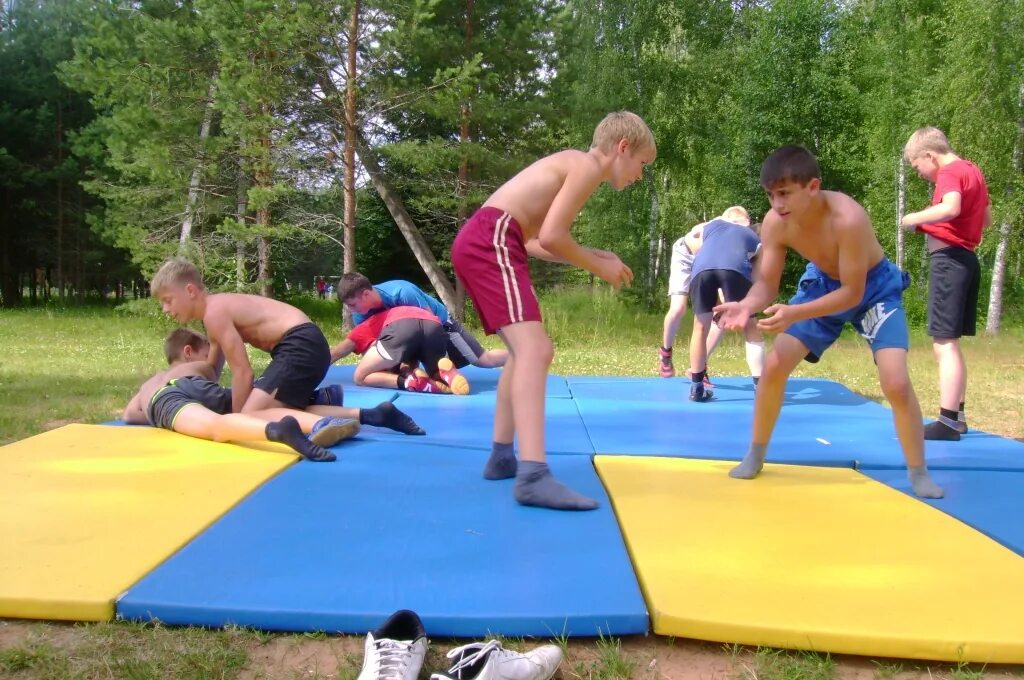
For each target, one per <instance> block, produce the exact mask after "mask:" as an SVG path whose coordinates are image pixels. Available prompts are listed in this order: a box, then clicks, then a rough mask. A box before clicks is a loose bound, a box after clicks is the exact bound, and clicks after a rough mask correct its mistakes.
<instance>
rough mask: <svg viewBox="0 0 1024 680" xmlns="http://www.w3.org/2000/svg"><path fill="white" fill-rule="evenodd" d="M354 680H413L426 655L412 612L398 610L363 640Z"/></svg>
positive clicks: (423, 636)
mask: <svg viewBox="0 0 1024 680" xmlns="http://www.w3.org/2000/svg"><path fill="white" fill-rule="evenodd" d="M363 654H364V655H363V669H362V670H361V671H360V672H359V677H358V678H357V679H356V680H416V678H417V677H418V676H419V674H420V668H422V667H423V657H425V656H426V655H427V634H426V631H424V630H423V623H422V622H421V621H420V617H419V616H417V615H416V612H414V611H410V610H408V609H400V610H399V611H397V612H395V613H394V614H392V615H391V617H390V618H389V619H388V620H387V621H385V622H384V625H382V626H381V627H380V628H378V629H377V630H375V631H373V632H372V633H368V634H367V636H366V648H365V650H364V652H363Z"/></svg>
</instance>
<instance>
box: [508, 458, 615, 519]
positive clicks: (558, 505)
mask: <svg viewBox="0 0 1024 680" xmlns="http://www.w3.org/2000/svg"><path fill="white" fill-rule="evenodd" d="M512 495H513V496H515V499H516V500H517V501H519V503H520V504H521V505H531V506H534V507H538V508H551V509H552V510H593V509H595V508H597V507H598V505H600V504H599V503H598V502H597V501H595V500H594V499H593V498H587V497H586V496H584V495H583V494H579V493H576V492H575V491H573V490H572V489H570V488H569V487H567V486H565V485H564V484H562V483H561V482H559V481H558V480H557V479H555V477H554V475H552V474H551V470H549V469H548V465H547V463H534V462H533V461H523V462H521V463H520V464H519V473H518V474H517V475H516V486H515V489H514V490H513V492H512Z"/></svg>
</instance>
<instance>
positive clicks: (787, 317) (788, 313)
mask: <svg viewBox="0 0 1024 680" xmlns="http://www.w3.org/2000/svg"><path fill="white" fill-rule="evenodd" d="M764 313H765V314H766V315H767V316H765V318H763V319H761V320H760V321H758V322H757V329H758V330H759V331H762V332H764V333H772V334H776V333H782V332H783V331H785V330H786V329H787V328H789V327H790V326H791V325H793V323H795V322H796V321H798V320H799V319H798V318H796V312H795V311H794V310H793V307H792V306H790V305H783V304H778V305H772V306H771V307H768V308H767V309H765V310H764ZM737 330H739V329H737Z"/></svg>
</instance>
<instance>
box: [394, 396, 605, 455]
mask: <svg viewBox="0 0 1024 680" xmlns="http://www.w3.org/2000/svg"><path fill="white" fill-rule="evenodd" d="M399 394H400V395H401V396H399V397H398V399H396V400H395V406H397V407H398V408H400V409H402V410H403V411H405V412H406V413H408V414H409V415H410V416H411V417H412V418H413V419H414V420H415V421H416V422H417V423H418V424H419V426H420V427H422V428H423V429H425V430H426V431H427V436H426V437H415V438H414V437H409V438H408V442H407V443H409V444H442V445H445V446H452V447H460V448H470V449H477V450H486V451H490V450H491V442H492V441H493V439H494V430H493V427H494V395H486V394H481V395H476V394H470V395H468V396H464V397H457V396H454V395H450V394H416V393H411V392H400V393H399ZM544 415H545V421H544V425H545V428H544V431H545V444H546V446H547V452H548V453H549V454H551V455H560V454H577V455H592V454H593V453H594V445H593V444H592V443H591V441H590V436H589V435H588V434H587V428H586V426H585V425H584V423H583V418H582V417H581V416H580V412H579V410H578V409H577V407H576V402H575V401H574V400H572V399H549V400H547V403H546V404H545V412H544ZM618 426H619V427H620V428H622V427H623V423H622V422H619V423H618Z"/></svg>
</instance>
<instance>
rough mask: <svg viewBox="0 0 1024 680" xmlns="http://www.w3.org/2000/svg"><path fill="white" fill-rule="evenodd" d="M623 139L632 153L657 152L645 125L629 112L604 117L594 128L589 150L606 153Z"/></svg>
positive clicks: (638, 117)
mask: <svg viewBox="0 0 1024 680" xmlns="http://www.w3.org/2000/svg"><path fill="white" fill-rule="evenodd" d="M623 139H625V140H626V141H627V142H629V146H630V148H631V149H632V150H633V152H634V153H635V152H637V151H639V150H641V149H650V150H651V151H654V152H657V150H658V148H657V146H655V144H654V135H653V134H652V133H651V129H650V128H649V127H647V123H645V122H644V120H643V118H641V117H640V116H638V115H636V114H635V113H631V112H629V111H615V112H613V113H609V114H608V115H607V116H605V117H604V120H602V121H601V122H600V123H598V124H597V127H596V128H594V140H593V141H592V142H591V143H590V148H591V149H599V150H600V151H604V152H608V151H611V149H612V147H613V146H615V145H616V144H618V143H619V141H620V140H623Z"/></svg>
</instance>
